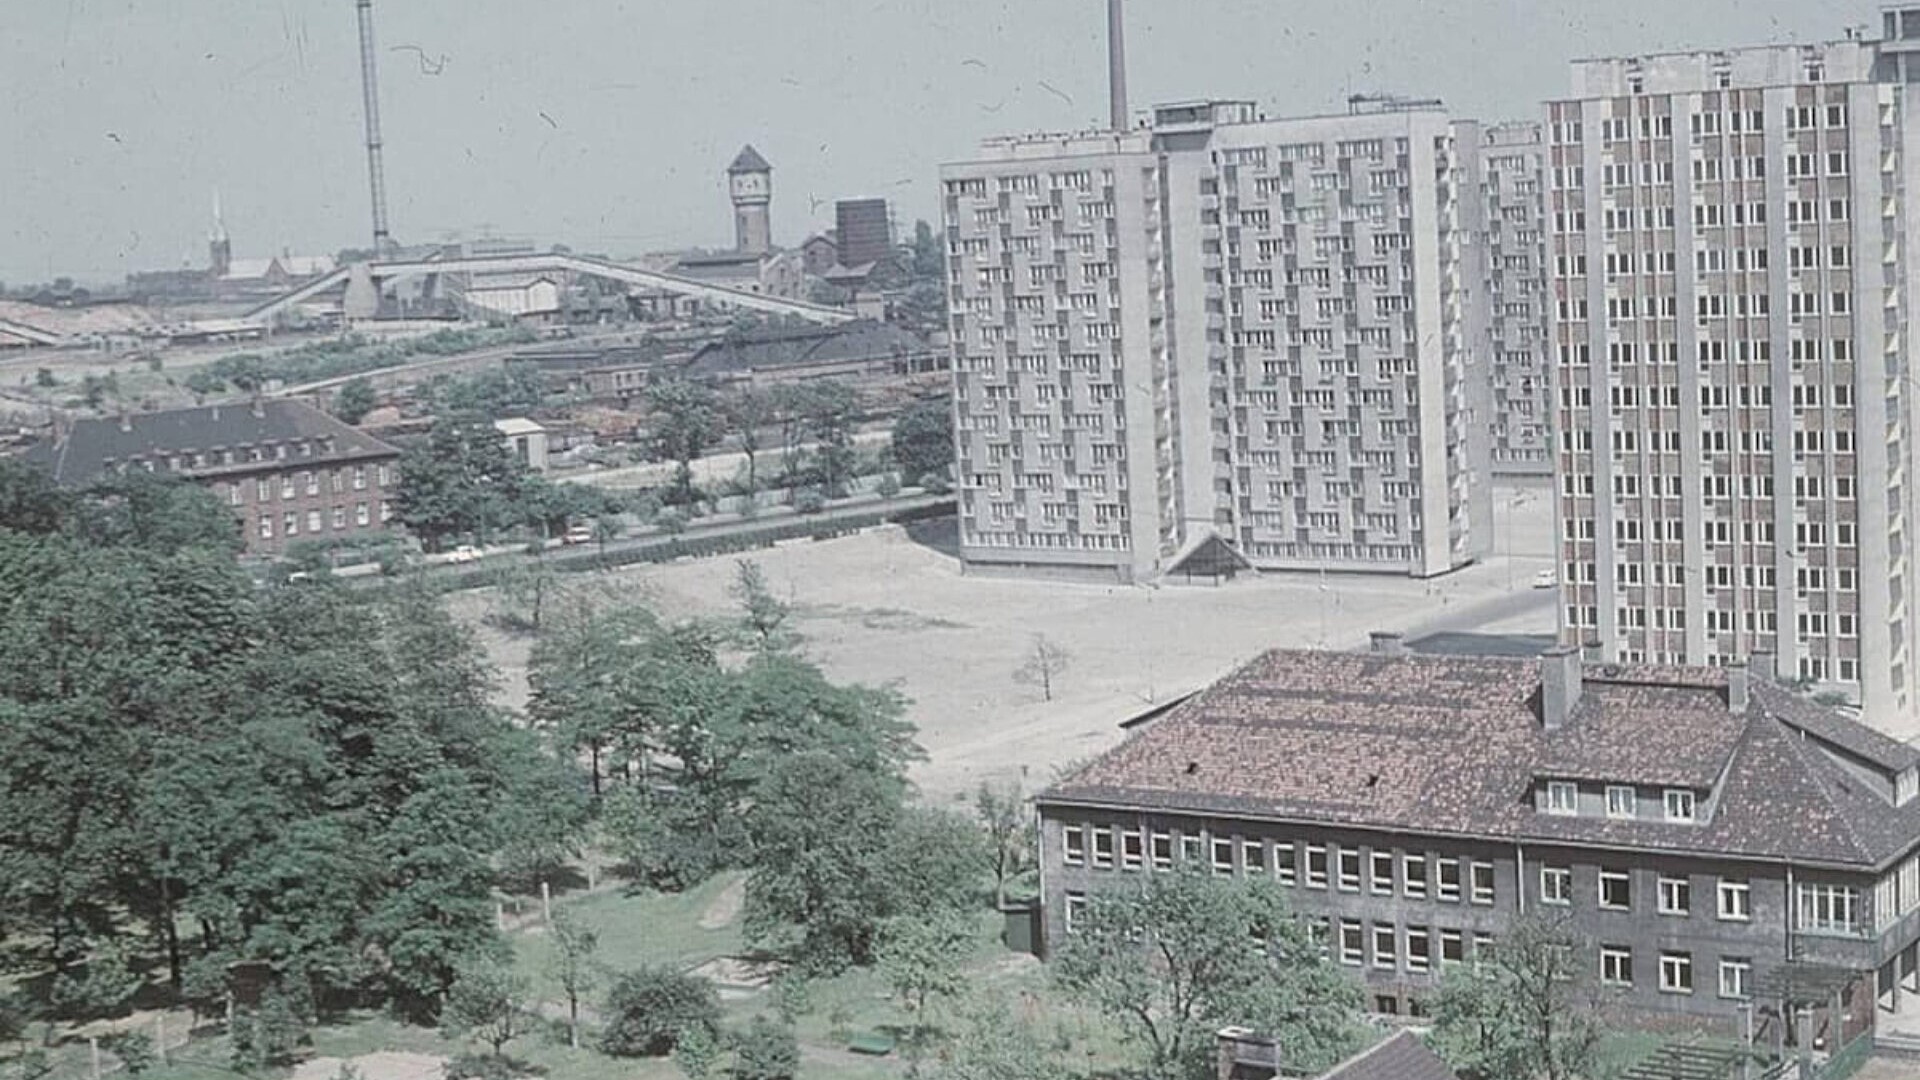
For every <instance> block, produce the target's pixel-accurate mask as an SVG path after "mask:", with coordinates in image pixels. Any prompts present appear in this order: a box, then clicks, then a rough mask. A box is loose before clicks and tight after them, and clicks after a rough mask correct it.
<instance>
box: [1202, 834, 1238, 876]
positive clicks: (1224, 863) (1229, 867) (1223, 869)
mask: <svg viewBox="0 0 1920 1080" xmlns="http://www.w3.org/2000/svg"><path fill="white" fill-rule="evenodd" d="M1223 851H1224V852H1226V855H1227V857H1226V858H1224V859H1222V858H1221V857H1220V853H1221V852H1223ZM1210 853H1211V855H1212V858H1210V859H1209V860H1208V861H1207V865H1208V867H1209V868H1210V869H1212V870H1213V872H1214V873H1216V874H1231V873H1233V872H1234V870H1235V866H1234V863H1233V837H1231V836H1216V837H1214V838H1213V844H1212V845H1211V851H1210Z"/></svg>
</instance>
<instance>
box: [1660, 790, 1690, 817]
mask: <svg viewBox="0 0 1920 1080" xmlns="http://www.w3.org/2000/svg"><path fill="white" fill-rule="evenodd" d="M1666 802H1667V820H1668V821H1692V820H1693V792H1691V791H1688V790H1687V789H1685V788H1668V789H1667V793H1666Z"/></svg>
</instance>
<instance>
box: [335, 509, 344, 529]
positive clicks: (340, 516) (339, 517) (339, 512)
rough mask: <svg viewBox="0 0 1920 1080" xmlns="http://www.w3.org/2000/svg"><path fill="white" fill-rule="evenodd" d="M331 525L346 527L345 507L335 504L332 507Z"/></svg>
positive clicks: (340, 527)
mask: <svg viewBox="0 0 1920 1080" xmlns="http://www.w3.org/2000/svg"><path fill="white" fill-rule="evenodd" d="M333 527H334V528H336V529H344V528H346V527H347V508H346V507H344V506H336V507H334V508H333Z"/></svg>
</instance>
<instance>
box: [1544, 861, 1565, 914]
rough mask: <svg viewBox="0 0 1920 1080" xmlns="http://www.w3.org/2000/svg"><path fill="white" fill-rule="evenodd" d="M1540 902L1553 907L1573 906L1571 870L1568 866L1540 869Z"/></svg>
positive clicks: (1545, 866)
mask: <svg viewBox="0 0 1920 1080" xmlns="http://www.w3.org/2000/svg"><path fill="white" fill-rule="evenodd" d="M1540 902H1541V903H1542V904H1552V905H1553V906H1555V907H1570V906H1572V904H1573V868H1572V867H1570V866H1547V865H1545V864H1542V865H1541V867H1540Z"/></svg>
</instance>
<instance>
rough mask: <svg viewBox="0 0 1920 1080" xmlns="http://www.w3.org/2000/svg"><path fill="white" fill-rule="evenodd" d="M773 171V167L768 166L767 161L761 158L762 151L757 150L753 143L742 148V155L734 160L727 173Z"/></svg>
mask: <svg viewBox="0 0 1920 1080" xmlns="http://www.w3.org/2000/svg"><path fill="white" fill-rule="evenodd" d="M772 171H773V166H771V165H769V164H767V159H766V158H763V157H761V156H760V151H758V150H755V149H754V148H753V144H752V143H748V144H747V145H745V146H743V147H741V148H740V153H739V154H737V155H736V156H735V157H734V159H733V164H731V165H729V166H727V172H729V173H748V172H772Z"/></svg>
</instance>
